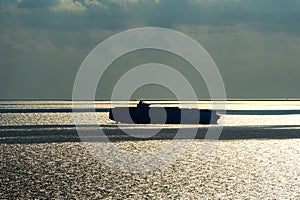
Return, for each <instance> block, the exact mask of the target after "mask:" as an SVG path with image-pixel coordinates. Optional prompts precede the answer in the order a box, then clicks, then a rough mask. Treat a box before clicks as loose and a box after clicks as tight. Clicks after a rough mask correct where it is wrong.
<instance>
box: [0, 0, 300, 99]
mask: <svg viewBox="0 0 300 200" xmlns="http://www.w3.org/2000/svg"><path fill="white" fill-rule="evenodd" d="M299 9H300V1H299V0H222V1H220V0H38V1H37V0H0V99H71V97H72V90H73V84H74V80H75V76H76V73H77V71H78V69H79V67H80V65H81V63H82V61H83V60H84V58H85V57H86V56H87V55H88V53H89V52H90V51H91V50H92V49H93V48H94V47H95V46H96V45H97V44H99V43H100V42H101V41H103V40H105V39H107V38H108V37H110V36H112V35H114V34H117V33H119V32H122V31H125V30H129V29H132V28H138V27H147V26H152V27H164V28H169V29H173V30H177V31H180V32H182V33H184V34H186V35H188V36H190V37H192V38H193V39H195V40H196V41H197V42H199V43H200V44H201V45H202V46H203V47H204V48H205V49H206V50H207V52H208V53H209V54H210V56H211V57H212V58H213V60H214V61H215V63H216V64H217V66H218V69H219V71H220V72H221V75H222V77H223V80H224V84H225V88H226V94H227V97H229V98H297V97H298V98H299V97H300V87H299V86H300V79H299V75H300V59H299V58H300V23H299V21H300V12H299ZM150 58H151V59H150ZM133 60H135V62H136V63H143V62H148V61H153V60H155V61H157V62H162V63H165V64H168V65H174V66H177V68H180V70H182V71H185V73H186V75H187V76H189V74H190V75H191V74H192V73H191V71H189V69H190V68H189V67H187V65H188V64H186V63H185V62H184V61H183V60H178V58H176V56H173V55H169V54H168V53H165V56H161V52H153V51H152V52H151V51H150V52H147V51H144V52H136V55H133V54H130V55H128V56H127V58H120V59H119V61H116V62H115V63H114V66H112V68H111V73H108V74H107V75H106V77H105V78H106V79H105V80H102V81H101V82H100V83H99V88H103V89H102V90H101V91H103V92H102V93H101V92H99V94H97V98H99V99H106V98H109V94H110V91H111V89H112V87H113V84H114V81H117V78H118V77H120V76H121V74H122V73H124V72H126V70H125V69H127V70H128V69H130V67H129V66H132V65H133V63H132V62H133ZM175 68H176V67H175ZM191 76H192V75H191ZM188 78H190V79H192V82H193V81H194V82H195V83H196V84H198V85H199V88H197V95H198V97H199V98H206V97H208V93H207V90H206V86H205V83H204V82H203V80H201V77H200V78H199V77H198V80H196V79H197V78H195V77H188ZM197 81H199V82H197ZM149 88H150V89H149ZM153 88H155V89H153ZM145 91H146V92H145ZM145 94H147V95H148V96H147V98H151V97H152V98H157V97H161V98H166V97H168V96H172V94H171V93H170V91H167V89H166V88H159V87H158V86H153V87H152V89H151V87H148V86H145V88H144V93H143V89H140V90H139V91H137V94H136V95H137V96H139V95H140V96H143V95H145Z"/></svg>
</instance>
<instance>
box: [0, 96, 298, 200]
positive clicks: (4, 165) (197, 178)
mask: <svg viewBox="0 0 300 200" xmlns="http://www.w3.org/2000/svg"><path fill="white" fill-rule="evenodd" d="M133 103H135V102H133ZM154 103H157V105H158V106H159V103H161V102H154ZM164 103H167V105H169V106H171V105H173V106H174V104H173V103H174V102H164ZM90 105H91V104H90V103H84V102H82V103H81V104H80V105H77V107H79V108H88V107H90ZM93 105H95V107H96V108H109V107H110V106H111V105H110V104H109V103H108V102H104V103H103V102H101V103H100V102H97V103H94V102H93ZM180 106H181V107H201V108H211V105H210V104H209V103H208V102H205V101H203V102H197V103H190V102H183V103H182V104H181V105H180ZM37 108H40V109H58V110H59V109H71V108H72V103H71V102H68V101H23V102H20V101H15V102H13V101H2V102H0V110H2V111H3V110H5V109H20V110H21V109H37ZM226 109H228V110H232V111H235V110H242V111H243V113H242V114H230V115H222V117H221V119H220V121H219V122H220V123H221V124H223V126H224V129H223V132H222V134H221V136H220V138H219V140H216V141H214V144H215V145H214V148H213V149H212V150H211V151H210V153H209V154H208V155H206V156H201V155H200V153H199V152H201V149H202V147H203V144H204V142H205V140H203V138H204V137H205V134H206V131H207V128H209V127H212V126H216V125H184V126H183V127H182V128H183V129H184V131H186V133H187V134H189V131H190V130H191V128H197V129H198V133H197V135H196V137H195V139H194V140H193V141H192V142H193V143H192V145H191V146H190V148H189V149H188V150H187V151H186V152H185V153H184V154H183V155H181V156H180V157H179V158H178V159H177V160H176V161H175V162H173V163H171V164H170V165H168V166H166V167H164V168H162V169H156V170H154V171H150V172H144V173H131V172H124V171H117V170H115V169H113V168H111V167H109V166H107V165H105V164H103V163H102V162H100V161H99V160H97V158H94V157H93V156H92V155H91V153H90V152H88V151H87V150H86V149H85V146H84V145H83V144H82V143H81V142H80V138H79V137H78V135H77V131H76V128H75V126H74V119H73V114H72V113H70V112H57V110H56V112H43V113H36V112H27V113H25V112H23V113H13V112H5V113H4V112H2V113H0V143H1V149H0V150H1V166H0V168H1V174H0V183H1V187H0V196H1V198H3V199H5V198H14V199H15V198H37V199H40V198H42V197H44V198H59V199H62V198H83V199H86V198H89V199H103V198H108V199H123V198H130V199H141V198H156V199H219V198H221V199H262V198H263V199H300V193H299V191H300V140H299V138H300V112H299V114H297V113H298V112H293V113H296V114H288V115H286V114H285V115H279V114H278V115H276V114H274V113H273V114H272V115H266V113H264V112H265V111H270V110H273V111H276V112H277V111H280V110H286V111H288V110H294V111H295V110H300V102H299V101H231V102H228V103H227V106H226ZM248 110H260V111H261V113H259V115H253V114H251V115H249V113H248V112H247V111H248ZM233 113H234V112H233ZM269 113H270V112H269ZM81 115H82V116H83V118H82V119H83V120H82V121H81V122H80V125H81V127H82V128H83V129H84V130H85V131H86V132H87V133H90V134H91V135H93V133H94V131H95V130H96V129H97V128H101V129H103V130H105V132H106V134H107V137H108V138H109V139H110V140H111V141H113V142H114V144H115V145H116V146H118V147H119V148H122V149H123V150H126V151H128V152H152V151H155V150H157V149H159V148H162V147H164V146H165V145H166V144H169V143H170V141H172V139H173V138H174V135H175V134H176V131H177V130H178V128H179V127H178V125H155V124H154V125H128V124H115V123H114V122H113V121H111V120H109V119H108V113H107V112H99V113H97V118H98V120H97V124H95V123H94V122H91V121H90V120H89V117H90V116H89V114H88V113H81ZM96 125H99V126H100V127H97V126H96ZM118 126H120V127H121V128H122V129H124V130H127V129H128V130H129V129H133V130H136V131H138V132H140V133H141V134H142V133H143V132H145V130H156V129H161V131H160V132H159V133H158V134H157V135H155V136H153V137H151V138H148V139H147V138H146V139H139V138H134V137H132V136H130V137H129V136H128V135H126V134H125V133H123V132H122V131H120V129H119V127H118ZM188 141H190V140H188V139H185V138H182V139H181V140H180V141H179V143H180V144H182V145H184V144H185V143H186V142H188ZM89 142H92V143H95V141H93V138H90V141H89ZM103 151H104V150H103ZM111 153H112V155H113V153H114V152H111ZM111 159H116V157H112V158H111Z"/></svg>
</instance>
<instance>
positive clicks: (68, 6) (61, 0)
mask: <svg viewBox="0 0 300 200" xmlns="http://www.w3.org/2000/svg"><path fill="white" fill-rule="evenodd" d="M52 9H53V10H54V11H75V12H82V11H85V10H87V8H86V7H85V6H83V5H82V3H80V2H79V1H73V0H58V4H57V5H56V6H54V7H52Z"/></svg>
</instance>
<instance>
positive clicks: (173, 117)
mask: <svg viewBox="0 0 300 200" xmlns="http://www.w3.org/2000/svg"><path fill="white" fill-rule="evenodd" d="M219 118H220V116H219V115H218V114H217V113H216V111H215V110H208V109H201V110H199V109H185V108H184V109H180V108H178V107H144V108H138V107H116V108H111V109H110V110H109V119H111V120H114V121H116V122H119V123H129V124H217V121H218V119H219Z"/></svg>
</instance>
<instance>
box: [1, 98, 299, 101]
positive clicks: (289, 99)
mask: <svg viewBox="0 0 300 200" xmlns="http://www.w3.org/2000/svg"><path fill="white" fill-rule="evenodd" d="M139 100H140V99H132V100H130V101H139ZM143 100H145V101H174V102H176V101H177V100H175V99H147V98H144V99H143ZM2 101H66V102H72V101H73V100H72V99H50V98H49V99H47V98H46V99H0V102H2ZM78 101H86V102H90V100H85V99H83V100H78ZM94 101H98V102H101V101H103V102H108V101H109V102H110V101H111V100H110V99H96V100H94ZM115 101H120V102H122V101H128V100H115ZM182 101H195V100H191V99H185V100H182ZM197 101H211V99H209V98H200V99H197ZM214 101H224V99H214ZM225 101H300V98H227V99H226V100H225Z"/></svg>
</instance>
